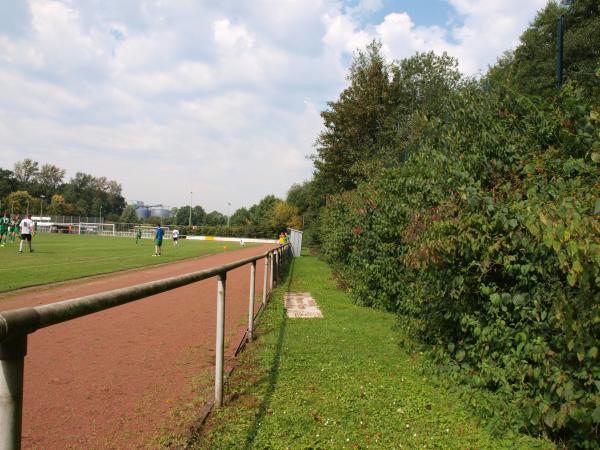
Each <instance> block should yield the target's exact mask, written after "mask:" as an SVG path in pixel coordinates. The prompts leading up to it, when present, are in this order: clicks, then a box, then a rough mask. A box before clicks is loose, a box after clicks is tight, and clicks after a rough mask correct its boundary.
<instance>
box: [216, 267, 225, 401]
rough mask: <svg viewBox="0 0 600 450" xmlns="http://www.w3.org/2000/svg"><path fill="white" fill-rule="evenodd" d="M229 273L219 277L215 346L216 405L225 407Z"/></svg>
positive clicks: (221, 274)
mask: <svg viewBox="0 0 600 450" xmlns="http://www.w3.org/2000/svg"><path fill="white" fill-rule="evenodd" d="M226 281H227V272H225V273H220V274H219V275H218V277H217V330H216V334H217V340H216V346H215V405H216V406H223V357H224V348H223V344H224V339H225V285H226Z"/></svg>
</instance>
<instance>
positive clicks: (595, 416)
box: [592, 406, 600, 423]
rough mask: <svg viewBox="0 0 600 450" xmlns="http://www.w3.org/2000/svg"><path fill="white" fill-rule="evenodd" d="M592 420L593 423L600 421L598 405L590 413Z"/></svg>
mask: <svg viewBox="0 0 600 450" xmlns="http://www.w3.org/2000/svg"><path fill="white" fill-rule="evenodd" d="M592 420H593V421H594V423H598V422H600V406H596V409H594V412H593V413H592Z"/></svg>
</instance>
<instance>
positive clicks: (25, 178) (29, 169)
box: [14, 158, 39, 187]
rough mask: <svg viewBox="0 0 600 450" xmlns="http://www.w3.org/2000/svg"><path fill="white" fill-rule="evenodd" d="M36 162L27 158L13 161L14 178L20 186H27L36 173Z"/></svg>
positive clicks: (37, 170) (32, 180) (33, 179)
mask: <svg viewBox="0 0 600 450" xmlns="http://www.w3.org/2000/svg"><path fill="white" fill-rule="evenodd" d="M38 172H39V169H38V163H37V161H34V160H32V159H29V158H25V159H24V160H23V161H18V162H16V163H15V170H14V173H15V178H16V179H17V182H18V183H19V184H20V185H21V186H22V187H29V186H30V185H31V184H32V183H33V182H34V181H35V178H36V176H37V175H38Z"/></svg>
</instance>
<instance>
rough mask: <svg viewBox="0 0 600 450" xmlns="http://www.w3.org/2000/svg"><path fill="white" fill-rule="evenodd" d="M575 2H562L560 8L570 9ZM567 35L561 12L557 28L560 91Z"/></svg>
mask: <svg viewBox="0 0 600 450" xmlns="http://www.w3.org/2000/svg"><path fill="white" fill-rule="evenodd" d="M573 1H574V0H561V2H560V6H561V8H562V9H563V10H565V9H568V8H569V7H570V6H571V5H572V4H573ZM564 35H565V15H564V12H561V14H560V17H559V18H558V24H557V27H556V88H557V89H560V88H561V87H562V84H563V53H564V51H563V43H564V39H565V38H564Z"/></svg>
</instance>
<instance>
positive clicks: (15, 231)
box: [8, 215, 19, 242]
mask: <svg viewBox="0 0 600 450" xmlns="http://www.w3.org/2000/svg"><path fill="white" fill-rule="evenodd" d="M8 232H9V237H10V242H15V239H17V236H18V235H19V216H18V215H17V216H16V217H15V220H13V222H12V226H11V227H10V228H9V229H8Z"/></svg>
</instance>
